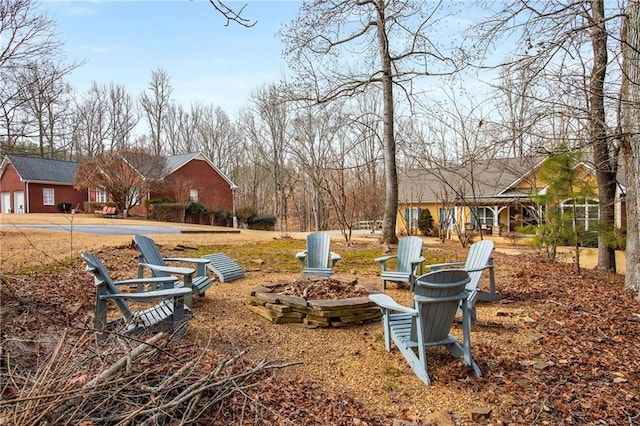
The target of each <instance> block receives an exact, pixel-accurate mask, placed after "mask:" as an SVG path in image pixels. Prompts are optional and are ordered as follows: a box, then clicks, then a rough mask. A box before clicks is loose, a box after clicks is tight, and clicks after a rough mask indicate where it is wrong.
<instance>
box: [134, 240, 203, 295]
mask: <svg viewBox="0 0 640 426" xmlns="http://www.w3.org/2000/svg"><path fill="white" fill-rule="evenodd" d="M133 244H134V245H135V246H136V247H137V248H138V250H139V251H140V255H139V263H138V276H139V277H142V276H144V269H145V268H149V269H150V270H151V273H152V275H153V276H154V277H167V276H171V275H181V276H182V277H183V282H182V284H181V285H184V286H185V287H189V288H191V289H192V291H193V294H194V295H196V294H197V295H199V296H204V293H205V290H206V289H208V288H209V287H210V286H211V284H212V282H211V278H209V276H207V274H206V270H205V266H206V264H207V263H209V260H207V259H203V258H200V257H162V253H160V249H158V246H157V245H156V243H155V242H154V241H153V240H152V239H151V238H148V237H145V236H142V235H134V236H133ZM165 262H182V263H190V264H195V265H196V267H197V269H196V270H195V271H194V270H193V269H192V268H183V267H175V266H168V265H167V264H166V263H165ZM194 272H195V274H194ZM179 285H180V284H179ZM186 300H187V305H188V306H191V298H190V297H188V298H187V299H186Z"/></svg>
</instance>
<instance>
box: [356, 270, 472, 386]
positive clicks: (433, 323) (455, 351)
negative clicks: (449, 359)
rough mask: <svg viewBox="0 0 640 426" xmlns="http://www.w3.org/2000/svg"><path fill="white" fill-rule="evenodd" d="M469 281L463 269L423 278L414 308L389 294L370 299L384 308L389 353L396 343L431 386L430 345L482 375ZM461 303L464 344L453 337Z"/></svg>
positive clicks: (411, 365)
mask: <svg viewBox="0 0 640 426" xmlns="http://www.w3.org/2000/svg"><path fill="white" fill-rule="evenodd" d="M468 282H469V275H468V274H467V272H465V271H464V270H461V269H453V270H447V269H445V270H441V271H437V272H432V273H429V274H426V275H422V276H420V277H418V278H417V280H416V287H415V290H416V292H415V296H414V300H415V306H414V307H413V308H409V307H406V306H403V305H400V304H398V303H396V302H395V301H394V300H393V299H392V298H391V297H389V296H387V295H386V294H372V295H369V299H371V300H372V301H373V302H374V303H376V304H377V305H378V306H379V307H380V309H382V315H383V316H382V323H383V327H384V343H385V348H386V350H387V351H391V341H392V340H393V342H394V343H395V345H396V347H397V348H398V349H399V350H400V352H401V353H402V355H403V356H404V358H405V359H406V360H407V362H408V363H409V366H410V367H411V369H412V370H413V372H414V373H415V374H416V375H417V376H418V377H419V378H420V380H422V381H423V382H425V383H426V384H427V385H429V384H431V379H430V378H429V369H428V367H427V354H426V349H427V347H430V346H437V345H445V346H447V348H448V349H449V351H450V352H451V355H452V356H453V357H455V358H460V357H462V358H463V361H464V363H465V364H466V365H468V366H470V367H471V368H472V369H473V372H474V374H475V375H476V376H478V377H480V376H481V375H482V373H481V371H480V368H479V367H478V365H477V364H476V362H475V361H474V360H473V357H472V356H471V340H470V334H471V333H470V331H471V321H470V318H469V310H468V306H467V297H468V295H469V291H468V290H466V289H465V285H466V284H467V283H468ZM460 303H462V326H463V342H462V345H460V343H459V342H458V340H457V339H456V338H455V336H453V335H451V334H450V330H451V325H452V323H453V319H454V317H455V315H456V311H457V309H458V305H459V304H460ZM392 312H398V313H392ZM416 351H417V353H416Z"/></svg>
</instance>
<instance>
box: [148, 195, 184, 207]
mask: <svg viewBox="0 0 640 426" xmlns="http://www.w3.org/2000/svg"><path fill="white" fill-rule="evenodd" d="M175 202H176V200H174V199H173V198H171V197H158V198H151V199H149V200H145V202H144V204H145V206H147V207H148V206H149V205H151V204H174V203H175Z"/></svg>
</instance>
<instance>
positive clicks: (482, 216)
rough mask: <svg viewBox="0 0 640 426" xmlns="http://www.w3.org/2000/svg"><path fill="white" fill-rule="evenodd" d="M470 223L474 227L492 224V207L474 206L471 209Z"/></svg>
mask: <svg viewBox="0 0 640 426" xmlns="http://www.w3.org/2000/svg"><path fill="white" fill-rule="evenodd" d="M471 211H472V212H473V214H472V215H471V225H472V226H473V227H474V228H478V227H482V226H492V225H493V209H491V208H489V207H474V208H472V209H471Z"/></svg>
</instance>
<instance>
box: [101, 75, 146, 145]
mask: <svg viewBox="0 0 640 426" xmlns="http://www.w3.org/2000/svg"><path fill="white" fill-rule="evenodd" d="M107 112H108V127H109V136H110V139H111V146H110V150H111V151H118V150H122V149H126V148H131V146H130V144H131V143H130V140H131V134H132V131H133V129H134V128H135V127H136V125H137V124H138V121H139V120H140V116H139V115H138V113H137V111H136V108H135V102H134V101H133V98H132V97H131V95H130V94H129V93H127V90H126V88H125V87H124V86H122V85H119V84H115V83H113V82H111V83H110V84H109V86H108V88H107Z"/></svg>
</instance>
